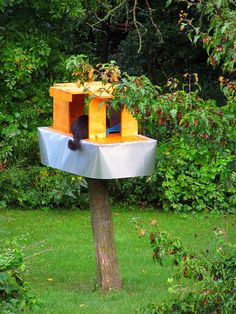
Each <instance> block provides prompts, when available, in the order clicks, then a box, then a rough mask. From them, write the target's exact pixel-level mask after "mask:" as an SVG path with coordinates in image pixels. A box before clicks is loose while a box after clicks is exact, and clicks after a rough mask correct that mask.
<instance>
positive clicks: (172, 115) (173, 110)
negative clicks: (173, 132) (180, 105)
mask: <svg viewBox="0 0 236 314" xmlns="http://www.w3.org/2000/svg"><path fill="white" fill-rule="evenodd" d="M170 115H171V117H172V118H173V119H175V118H176V115H177V110H176V109H172V110H171V111H170Z"/></svg>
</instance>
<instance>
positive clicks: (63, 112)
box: [53, 98, 70, 132]
mask: <svg viewBox="0 0 236 314" xmlns="http://www.w3.org/2000/svg"><path fill="white" fill-rule="evenodd" d="M53 129H55V130H59V131H62V132H70V116H69V102H68V101H65V100H61V99H60V98H53Z"/></svg>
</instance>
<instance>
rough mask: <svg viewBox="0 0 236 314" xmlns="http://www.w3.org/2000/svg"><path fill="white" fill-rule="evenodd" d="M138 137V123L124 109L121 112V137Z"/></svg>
mask: <svg viewBox="0 0 236 314" xmlns="http://www.w3.org/2000/svg"><path fill="white" fill-rule="evenodd" d="M130 135H138V121H137V120H136V119H135V118H134V117H133V116H132V114H131V113H130V112H129V111H128V110H127V109H126V107H124V108H123V109H122V111H121V136H122V137H123V136H130Z"/></svg>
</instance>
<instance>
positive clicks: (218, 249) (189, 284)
mask: <svg viewBox="0 0 236 314" xmlns="http://www.w3.org/2000/svg"><path fill="white" fill-rule="evenodd" d="M215 233H218V235H217V236H218V241H217V244H216V246H215V247H214V248H213V249H212V250H211V251H209V250H206V252H204V253H199V252H189V251H188V250H187V249H186V248H185V247H184V246H183V245H182V244H181V241H180V240H179V239H173V238H172V237H170V235H169V234H168V233H166V232H161V231H159V230H158V231H156V232H152V233H150V243H151V246H152V249H153V259H154V261H156V262H158V263H159V264H160V265H163V260H165V259H166V258H167V257H169V258H171V260H172V262H173V265H174V266H175V267H177V271H176V274H175V276H174V277H173V278H169V279H168V281H169V283H170V284H171V286H170V288H169V292H170V293H171V294H172V298H171V301H168V302H163V303H161V304H148V305H147V306H145V307H143V308H142V309H141V310H140V311H139V313H152V314H155V313H159V314H164V313H166V314H167V313H168V314H169V313H188V314H193V313H225V314H226V313H227V314H228V313H235V311H236V290H235V280H236V245H233V244H230V243H228V242H226V241H225V239H224V238H223V237H222V235H225V231H224V230H219V231H218V232H215Z"/></svg>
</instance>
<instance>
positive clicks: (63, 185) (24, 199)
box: [0, 166, 87, 208]
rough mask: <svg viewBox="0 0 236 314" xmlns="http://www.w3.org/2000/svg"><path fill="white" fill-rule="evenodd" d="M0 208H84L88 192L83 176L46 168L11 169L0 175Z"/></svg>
mask: <svg viewBox="0 0 236 314" xmlns="http://www.w3.org/2000/svg"><path fill="white" fill-rule="evenodd" d="M0 184H1V187H2V188H1V191H0V196H1V202H0V204H1V205H2V206H20V207H23V208H27V207H29V208H37V207H41V208H42V207H43V208H50V207H57V208H59V207H64V208H84V207H85V206H86V205H87V193H86V194H85V193H83V189H84V188H85V187H86V181H85V180H84V179H83V178H82V177H78V176H73V175H69V174H66V173H64V172H62V171H59V170H55V169H50V168H47V167H36V166H35V167H29V168H20V167H10V168H7V169H5V170H4V171H2V172H1V176H0Z"/></svg>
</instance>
